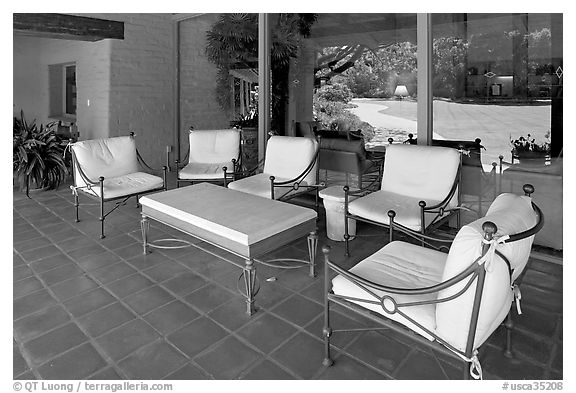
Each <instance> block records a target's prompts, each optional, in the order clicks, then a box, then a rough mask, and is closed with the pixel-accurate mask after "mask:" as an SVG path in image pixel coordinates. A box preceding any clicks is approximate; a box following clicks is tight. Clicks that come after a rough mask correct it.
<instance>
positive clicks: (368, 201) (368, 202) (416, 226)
mask: <svg viewBox="0 0 576 393" xmlns="http://www.w3.org/2000/svg"><path fill="white" fill-rule="evenodd" d="M420 200H421V199H420V198H414V197H410V196H406V195H401V194H396V193H394V192H389V191H382V190H380V191H375V192H372V193H370V194H368V195H366V196H364V197H362V198H358V199H355V200H353V201H351V202H349V204H348V211H349V212H350V213H352V214H354V215H357V216H360V217H364V218H367V219H369V220H373V221H376V222H379V223H382V224H386V225H389V224H390V218H389V217H388V211H389V210H394V211H395V212H396V217H394V222H396V223H398V224H401V225H404V226H405V227H408V228H410V229H412V230H414V231H418V232H420V230H421V227H422V225H421V218H420V206H419V205H418V203H419V202H420ZM438 202H440V201H437V200H430V199H429V200H427V204H430V206H431V205H432V204H436V203H438ZM424 219H425V220H426V222H425V225H426V226H428V225H429V224H430V222H431V221H432V220H433V219H434V215H432V214H425V215H424Z"/></svg>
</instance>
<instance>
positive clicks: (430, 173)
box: [381, 145, 460, 207]
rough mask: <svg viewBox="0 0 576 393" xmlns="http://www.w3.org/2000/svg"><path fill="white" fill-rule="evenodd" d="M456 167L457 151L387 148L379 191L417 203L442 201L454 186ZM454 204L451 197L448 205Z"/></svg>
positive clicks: (411, 146) (421, 147)
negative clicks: (412, 199) (397, 195)
mask: <svg viewBox="0 0 576 393" xmlns="http://www.w3.org/2000/svg"><path fill="white" fill-rule="evenodd" d="M459 165H460V153H459V152H458V151H457V150H456V149H452V148H449V147H437V146H417V145H390V146H388V147H387V148H386V158H385V159H384V174H383V176H382V186H381V190H383V191H389V192H393V193H395V194H399V195H405V196H407V197H412V198H414V199H417V200H425V201H428V200H430V201H442V200H444V198H446V196H448V194H449V192H450V189H451V188H452V185H453V184H454V179H455V178H456V175H457V173H458V167H459ZM428 205H431V204H428ZM457 205H458V201H457V200H455V198H453V199H452V200H451V202H450V206H451V207H455V206H457Z"/></svg>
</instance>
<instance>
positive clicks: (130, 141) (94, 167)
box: [72, 136, 139, 187]
mask: <svg viewBox="0 0 576 393" xmlns="http://www.w3.org/2000/svg"><path fill="white" fill-rule="evenodd" d="M72 150H73V151H74V154H75V156H76V159H77V160H78V163H79V164H80V167H81V168H82V171H84V174H85V175H86V176H87V177H88V178H89V179H90V180H92V181H94V182H97V181H98V178H99V177H100V176H104V178H109V177H118V176H123V175H126V174H129V173H134V172H138V170H139V169H138V168H139V166H138V160H137V157H136V143H135V141H134V138H133V137H130V136H121V137H115V138H106V139H92V140H86V141H80V142H76V143H74V144H72ZM75 181H76V186H78V187H82V186H84V185H86V184H85V183H84V181H83V180H82V177H81V176H80V174H79V173H78V168H75Z"/></svg>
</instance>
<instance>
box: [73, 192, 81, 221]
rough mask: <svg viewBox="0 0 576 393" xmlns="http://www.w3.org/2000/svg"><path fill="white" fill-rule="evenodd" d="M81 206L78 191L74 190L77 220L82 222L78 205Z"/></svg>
mask: <svg viewBox="0 0 576 393" xmlns="http://www.w3.org/2000/svg"><path fill="white" fill-rule="evenodd" d="M79 206H80V202H79V198H78V192H76V191H75V192H74V207H75V208H76V222H80V218H79V217H78V207H79Z"/></svg>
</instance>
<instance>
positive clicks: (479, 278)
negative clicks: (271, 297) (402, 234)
mask: <svg viewBox="0 0 576 393" xmlns="http://www.w3.org/2000/svg"><path fill="white" fill-rule="evenodd" d="M527 186H529V185H526V186H524V190H525V193H526V195H528V196H529V195H530V193H531V192H533V190H534V188H533V187H532V186H530V187H529V188H528V189H527ZM532 208H533V209H534V211H535V212H536V213H537V215H538V222H537V223H536V225H535V226H534V227H532V228H530V229H529V230H526V231H524V232H521V233H518V234H514V235H510V236H509V238H508V239H507V240H505V241H504V242H505V243H511V242H514V241H518V240H521V239H525V238H527V237H530V236H532V235H535V234H536V233H537V232H538V231H539V230H540V229H541V228H542V226H543V225H544V217H543V215H542V211H541V210H540V208H539V207H538V206H537V205H536V204H534V203H533V202H532ZM482 229H483V230H484V239H485V241H486V242H485V244H484V245H483V248H482V255H481V256H480V257H478V258H477V259H476V260H475V261H474V262H473V263H471V264H470V265H469V266H468V267H467V268H466V269H465V270H464V271H462V272H461V273H460V274H458V275H456V276H454V277H452V278H450V279H448V280H446V281H444V282H441V283H438V284H436V285H432V286H429V287H421V288H413V289H407V288H396V287H389V286H384V285H380V284H378V283H375V282H372V281H369V280H367V279H364V278H362V277H360V276H358V275H356V274H354V273H351V272H349V271H347V270H346V269H344V268H342V267H340V266H339V265H338V264H337V263H335V262H332V261H330V258H329V252H330V248H329V247H327V246H325V247H323V249H322V251H323V253H324V261H325V265H326V270H325V278H324V286H325V297H324V328H323V336H324V350H325V357H324V361H323V364H324V365H326V366H330V365H332V364H333V363H334V362H333V360H332V358H331V355H330V337H331V336H332V334H333V333H335V332H346V331H348V332H349V331H364V330H379V329H391V330H393V331H395V332H398V333H400V334H402V335H403V336H406V337H410V338H412V339H414V340H416V341H418V342H419V343H421V344H424V345H425V346H427V347H429V348H432V349H433V350H436V351H439V352H442V353H445V354H448V355H449V356H451V357H453V358H455V359H457V360H460V361H463V362H464V364H463V376H464V378H469V377H470V376H473V377H477V376H478V374H475V372H478V371H479V372H480V374H481V368H480V366H479V362H478V358H477V350H476V349H475V348H474V339H475V334H476V326H477V322H478V315H479V311H480V303H481V301H482V291H483V286H484V280H485V275H486V267H485V265H484V261H483V258H484V256H485V255H486V253H487V252H488V250H489V248H490V243H491V242H492V241H493V239H495V238H493V236H494V234H495V233H496V232H497V227H496V225H495V224H494V223H492V222H490V221H486V222H485V223H484V224H483V225H482ZM408 233H409V234H410V235H412V236H421V235H418V234H417V233H414V231H409V232H408ZM424 237H426V238H427V239H428V240H430V241H434V240H438V239H434V238H432V237H430V236H424ZM440 242H445V240H440ZM427 244H428V245H431V244H432V243H427ZM434 248H436V249H444V250H445V249H446V248H447V246H445V245H443V246H440V247H434ZM495 255H497V256H498V257H500V258H501V259H502V260H503V261H504V262H505V263H506V264H507V266H508V270H509V273H510V286H511V288H514V292H515V294H516V293H517V292H516V291H517V289H516V288H517V287H518V285H519V284H520V283H521V281H522V277H523V274H524V272H525V271H526V269H524V271H523V272H522V274H520V275H519V277H518V278H517V279H516V280H515V281H513V280H512V273H513V270H512V268H511V265H510V262H509V261H508V259H507V258H506V257H505V256H504V255H503V254H501V253H500V252H499V251H498V250H496V251H495ZM331 271H332V272H335V273H337V274H340V275H342V276H343V277H345V278H346V279H347V280H349V281H351V282H352V283H354V284H355V285H358V286H360V287H361V288H362V289H363V290H364V291H365V292H367V293H368V294H370V295H371V296H372V297H373V300H371V301H368V300H366V299H359V298H350V297H346V296H340V295H336V294H334V293H333V292H332V290H331V288H332V287H331V276H332V274H331ZM461 282H465V286H464V288H463V289H462V290H460V291H458V292H457V293H456V294H454V295H452V296H449V297H445V298H441V299H436V300H429V301H414V302H406V303H396V302H395V301H394V299H393V298H392V297H390V296H387V295H384V296H379V295H377V294H376V293H375V292H374V291H373V289H374V290H379V291H385V292H388V293H392V294H402V295H423V294H431V293H438V292H439V291H441V290H443V289H446V288H449V287H451V286H454V285H456V284H458V283H461ZM474 282H476V283H477V285H476V291H475V295H474V303H473V309H472V317H471V320H470V327H469V330H468V336H467V342H466V350H465V351H460V350H458V349H456V348H455V347H454V346H452V345H450V344H449V343H447V342H446V341H444V340H443V339H442V338H441V337H439V336H438V335H436V334H435V333H434V332H433V331H431V330H429V329H427V328H426V327H424V326H422V325H421V324H419V323H418V322H417V321H415V320H414V319H412V318H410V316H408V315H406V314H405V313H404V312H403V308H405V307H410V306H418V305H423V304H436V303H441V302H447V301H450V300H452V299H454V298H456V297H458V296H460V295H462V294H463V293H464V292H465V291H466V290H467V289H468V288H469V287H470V286H471V285H472V284H473V283H474ZM352 300H353V301H359V302H365V303H372V304H379V305H381V306H382V308H383V309H384V311H385V312H386V313H388V314H394V313H397V314H399V315H401V316H402V317H404V318H405V319H406V320H408V321H410V322H411V323H413V324H414V325H416V326H417V327H418V328H420V329H422V330H423V331H425V332H426V333H427V334H429V335H430V336H431V337H433V338H434V341H430V340H428V339H426V338H425V337H423V336H421V335H419V334H413V332H412V331H411V330H410V329H409V328H407V327H406V326H404V325H402V324H400V323H398V322H395V321H393V320H391V319H387V318H385V317H383V316H381V315H380V314H378V313H375V312H373V311H371V310H368V309H366V308H363V307H362V306H359V305H358V304H356V303H352V302H351V301H352ZM330 302H333V303H336V304H339V305H341V306H343V307H345V308H346V309H348V310H351V311H353V312H356V313H359V314H362V315H363V316H365V317H367V318H369V319H370V320H372V321H375V322H377V323H379V324H380V325H383V326H384V328H365V329H354V330H349V329H339V330H334V329H332V328H331V326H330ZM387 303H388V304H389V303H391V304H392V307H391V308H390V309H388V308H387V307H386V305H385V304H387ZM503 324H504V326H505V327H506V349H505V351H504V355H505V356H506V357H512V351H511V334H512V328H513V323H512V318H511V311H510V312H509V314H508V317H507V318H506V320H505V322H504V323H503ZM468 363H470V368H468Z"/></svg>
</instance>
